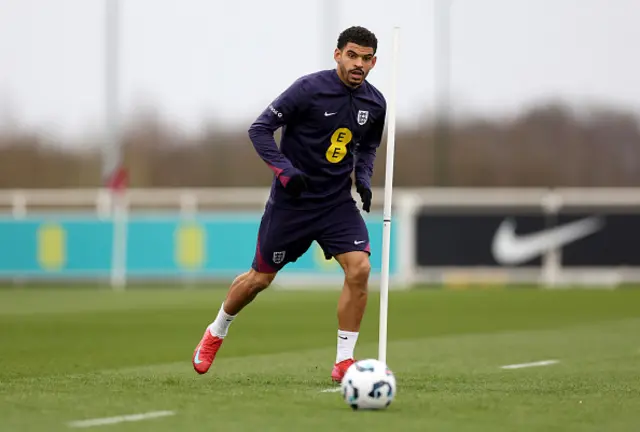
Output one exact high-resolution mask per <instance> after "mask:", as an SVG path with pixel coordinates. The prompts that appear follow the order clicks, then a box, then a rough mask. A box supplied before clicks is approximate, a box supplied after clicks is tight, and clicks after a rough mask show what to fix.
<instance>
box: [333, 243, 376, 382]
mask: <svg viewBox="0 0 640 432" xmlns="http://www.w3.org/2000/svg"><path fill="white" fill-rule="evenodd" d="M336 260H337V261H338V263H340V265H341V266H342V268H343V270H344V274H345V278H344V285H343V287H342V293H341V294H340V298H339V299H338V347H337V352H336V364H338V363H341V362H343V361H345V360H353V358H354V354H353V353H354V350H355V346H356V342H357V341H358V335H359V333H360V324H361V323H362V319H363V317H364V312H365V309H366V307H367V298H368V291H369V290H368V287H369V274H370V273H371V264H370V262H369V255H368V254H367V253H366V252H360V251H356V252H348V253H345V254H340V255H338V256H336ZM334 372H335V371H334ZM336 373H338V372H336ZM339 373H342V374H343V373H344V371H340V372H339ZM332 375H334V374H332ZM340 378H341V377H340ZM334 379H336V380H338V379H337V377H335V376H334Z"/></svg>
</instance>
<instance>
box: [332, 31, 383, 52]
mask: <svg viewBox="0 0 640 432" xmlns="http://www.w3.org/2000/svg"><path fill="white" fill-rule="evenodd" d="M349 42H351V43H354V44H356V45H360V46H363V47H368V48H373V53H374V54H375V53H376V51H377V50H378V39H377V38H376V35H375V34H373V33H372V32H371V31H369V30H368V29H366V28H364V27H360V26H353V27H349V28H348V29H346V30H344V31H343V32H342V33H340V36H338V49H339V50H340V51H342V49H343V48H344V47H345V46H346V45H347V44H348V43H349Z"/></svg>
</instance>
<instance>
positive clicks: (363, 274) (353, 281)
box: [345, 254, 371, 287]
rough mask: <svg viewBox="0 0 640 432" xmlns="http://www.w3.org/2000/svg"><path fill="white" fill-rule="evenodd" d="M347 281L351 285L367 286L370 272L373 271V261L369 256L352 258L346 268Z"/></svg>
mask: <svg viewBox="0 0 640 432" xmlns="http://www.w3.org/2000/svg"><path fill="white" fill-rule="evenodd" d="M345 273H346V279H347V283H349V284H350V285H356V286H362V287H366V285H367V281H368V280H369V274H370V273H371V263H370V262H369V257H368V256H367V255H366V254H365V255H364V256H358V258H356V259H353V260H351V262H350V263H349V264H348V266H347V268H346V270H345Z"/></svg>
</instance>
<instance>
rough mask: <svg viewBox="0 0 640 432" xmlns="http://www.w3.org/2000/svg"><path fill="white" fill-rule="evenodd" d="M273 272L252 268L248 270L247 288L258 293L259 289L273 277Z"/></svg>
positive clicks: (265, 285)
mask: <svg viewBox="0 0 640 432" xmlns="http://www.w3.org/2000/svg"><path fill="white" fill-rule="evenodd" d="M275 277H276V274H275V273H259V272H257V271H255V270H253V269H251V270H250V271H249V273H248V274H247V279H246V282H247V285H249V289H250V291H251V292H252V293H255V294H257V293H259V292H260V291H263V290H265V289H266V288H267V287H268V286H269V285H271V282H273V279H275Z"/></svg>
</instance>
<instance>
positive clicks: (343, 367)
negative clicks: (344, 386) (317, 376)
mask: <svg viewBox="0 0 640 432" xmlns="http://www.w3.org/2000/svg"><path fill="white" fill-rule="evenodd" d="M355 362H356V361H355V360H354V359H347V360H342V361H341V362H340V363H336V364H335V365H334V366H333V370H332V371H331V379H332V380H333V381H334V382H337V383H340V382H342V378H343V377H344V374H346V373H347V369H349V366H351V365H352V364H354V363H355Z"/></svg>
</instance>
